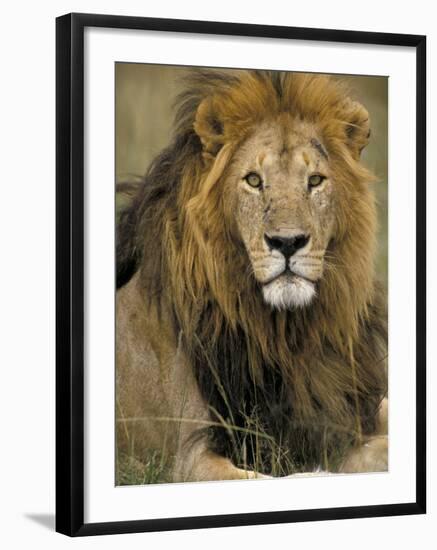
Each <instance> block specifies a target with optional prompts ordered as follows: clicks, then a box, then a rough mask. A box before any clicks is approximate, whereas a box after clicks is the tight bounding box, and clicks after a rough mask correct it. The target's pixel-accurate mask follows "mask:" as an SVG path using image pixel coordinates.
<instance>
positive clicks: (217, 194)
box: [117, 71, 387, 479]
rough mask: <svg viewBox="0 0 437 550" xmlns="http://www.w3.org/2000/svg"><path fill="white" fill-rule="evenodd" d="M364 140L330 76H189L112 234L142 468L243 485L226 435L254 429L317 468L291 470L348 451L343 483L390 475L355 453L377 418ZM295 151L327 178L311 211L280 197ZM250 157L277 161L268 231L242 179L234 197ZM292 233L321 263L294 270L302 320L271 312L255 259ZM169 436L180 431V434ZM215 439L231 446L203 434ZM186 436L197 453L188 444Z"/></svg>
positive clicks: (354, 111) (125, 400) (124, 360)
mask: <svg viewBox="0 0 437 550" xmlns="http://www.w3.org/2000/svg"><path fill="white" fill-rule="evenodd" d="M369 127H370V126H369V116H368V113H367V111H366V110H365V109H364V107H363V106H362V105H360V104H359V103H357V102H354V101H352V100H351V99H349V97H348V93H347V91H346V89H345V88H344V87H343V85H341V84H340V83H339V82H338V81H336V80H333V79H331V78H329V77H326V76H320V75H306V74H292V73H269V72H258V71H241V72H239V73H233V74H231V75H229V74H224V73H220V72H216V71H197V72H194V73H193V75H192V76H191V77H190V81H189V85H188V86H187V89H186V92H185V93H184V94H182V96H181V97H180V99H179V109H178V114H177V119H176V133H175V138H174V141H173V144H172V145H171V146H170V147H169V148H168V149H167V150H165V151H164V152H163V153H162V154H161V156H159V157H158V158H157V159H156V161H155V162H154V163H153V164H152V166H151V168H150V170H149V173H148V175H147V176H146V179H145V184H144V186H143V187H142V188H141V190H140V191H139V192H138V194H137V197H136V199H135V201H134V204H133V206H132V207H131V208H130V209H129V210H128V211H126V212H125V213H124V215H123V216H122V219H121V223H120V228H119V234H118V250H117V254H118V266H117V267H118V273H119V281H120V283H121V284H123V285H125V286H123V288H121V290H120V291H119V292H118V295H119V296H118V305H117V315H118V322H117V328H118V334H117V346H118V350H117V351H118V359H117V361H118V363H117V371H118V372H117V383H118V386H117V392H118V397H119V399H118V403H119V413H118V415H119V420H120V423H121V424H122V426H123V429H120V430H119V433H118V438H119V444H120V446H121V445H122V444H123V443H122V442H123V441H125V440H127V441H128V440H129V439H132V433H133V429H134V428H133V425H129V418H132V417H135V418H137V419H139V418H143V420H144V423H143V424H141V421H138V422H134V423H133V424H135V429H136V430H137V431H136V432H135V433H136V435H135V438H136V446H137V449H142V451H140V453H139V454H141V452H143V451H144V449H147V448H150V447H153V446H155V447H156V446H158V447H161V446H163V445H164V439H165V445H166V446H167V449H168V450H169V452H170V453H172V454H175V455H176V465H175V468H174V471H175V478H176V479H217V478H225V479H227V478H235V477H237V478H238V477H244V476H245V475H247V472H245V470H246V469H247V468H245V466H246V463H247V462H246V460H247V458H245V461H244V464H242V462H241V460H239V458H238V456H239V455H238V452H237V451H236V450H235V445H236V443H235V437H233V436H232V437H228V436H227V435H226V434H227V433H228V432H229V426H230V425H231V424H232V425H235V424H236V425H237V426H236V428H237V429H241V430H243V431H244V430H249V427H250V425H251V422H252V421H254V417H255V416H256V422H255V424H256V425H257V426H258V428H259V426H262V430H263V433H264V434H267V436H269V434H270V435H271V436H272V437H273V438H274V439H275V441H276V442H278V441H281V443H280V446H281V447H282V450H281V452H282V451H283V450H284V449H283V447H284V442H285V446H286V447H287V449H285V451H287V452H288V451H290V450H291V452H293V448H294V447H295V446H298V445H299V441H300V438H301V439H302V440H305V442H306V444H307V445H308V448H309V449H310V451H309V457H310V458H309V459H305V458H304V459H302V460H303V461H302V460H300V459H297V462H296V464H298V465H299V467H300V469H301V470H304V471H307V470H311V469H314V468H316V467H317V466H320V465H322V466H323V467H324V468H330V464H331V463H330V457H331V456H333V455H334V454H335V450H336V449H337V448H338V449H341V450H342V451H343V450H344V449H345V448H346V447H347V446H350V445H352V446H353V445H358V447H357V448H355V449H354V450H353V451H352V453H355V454H353V455H350V456H349V458H346V459H345V460H344V461H343V466H344V471H350V470H351V469H353V470H357V469H385V468H386V463H387V441H386V438H384V437H383V438H382V440H381V439H379V440H378V444H375V445H374V447H375V449H376V451H375V452H376V455H375V454H373V455H372V457H371V459H368V458H367V455H369V453H370V454H372V452H373V446H372V445H373V444H372V445H371V447H370V448H371V451H369V450H368V449H369V447H367V448H366V449H367V450H366V453H367V454H366V458H364V459H363V460H362V461H361V462H360V460H361V457H362V454H360V452H361V451H360V447H359V445H360V444H362V443H363V438H369V437H371V436H372V434H375V433H377V432H378V430H379V432H381V431H382V433H384V428H382V429H381V427H380V426H379V424H378V422H379V420H378V410H379V407H380V404H381V400H382V399H383V397H384V395H385V393H386V373H385V363H384V359H385V354H386V326H385V322H386V313H385V304H384V298H383V296H382V295H381V292H380V290H379V289H378V288H377V287H376V286H375V276H374V266H373V261H374V254H375V235H376V213H375V205H374V197H373V192H372V189H371V186H370V185H369V184H370V183H371V182H372V180H373V176H372V175H371V174H370V173H369V171H368V170H367V169H366V168H365V167H364V166H363V165H362V164H361V163H360V153H361V150H362V149H363V147H365V145H366V144H367V142H368V139H369V135H370V132H369ZM289 135H293V136H294V137H293V138H292V139H291V138H289ZM271 136H273V143H279V141H278V140H283V143H284V145H283V151H281V152H280V153H279V152H273V151H272V149H271V148H269V146H265V143H267V142H269V143H270V142H271V139H270V138H271ZM278 136H279V137H278ZM281 136H286V138H283V137H281ZM311 136H315V137H314V138H313V137H311ZM275 140H276V141H275ZM319 142H320V143H319ZM280 143H282V141H280ZM314 143H315V144H316V145H315V146H314ZM260 144H261V145H262V147H261V145H260ZM263 144H264V145H263ZM311 144H313V146H312V145H311ZM260 147H261V149H260ZM281 148H282V145H281ZM295 150H298V151H299V152H300V153H299V162H301V160H302V159H303V162H304V164H306V165H308V166H310V165H311V164H313V165H314V166H318V167H320V166H322V167H324V169H325V171H326V173H328V176H327V183H326V184H325V187H324V188H323V189H322V188H321V189H320V191H319V190H315V192H314V194H313V195H312V196H311V197H310V198H309V195H308V194H305V192H303V191H302V190H301V188H297V187H296V185H297V184H296V185H295V186H294V187H293V189H295V191H289V190H288V188H287V187H286V185H285V183H284V181H285V182H286V177H285V176H284V174H291V176H292V177H295V174H296V173H297V168H296V167H297V164H296V162H298V161H297V160H296V155H295V154H294V151H295ZM254 151H255V152H256V153H257V154H256V159H257V162H258V164H259V165H260V166H261V165H262V164H263V163H264V165H265V164H266V163H267V161H265V159H266V158H270V159H272V158H273V159H285V160H281V163H282V162H283V163H284V164H283V166H284V168H283V169H282V171H280V172H279V175H278V176H277V181H278V183H277V184H275V185H276V191H274V190H271V191H269V193H270V195H269V196H270V199H269V200H270V202H269V203H268V204H267V207H265V208H264V210H263V217H262V221H261V217H260V216H261V215H258V214H257V210H256V209H257V208H258V206H254V205H255V204H256V205H259V204H260V203H259V201H260V200H261V199H260V198H259V196H258V194H257V193H256V191H254V190H253V189H249V188H248V187H247V186H246V184H245V182H244V181H243V180H242V178H243V175H244V174H243V175H241V176H239V180H238V181H239V183H238V185H237V184H236V183H235V182H236V181H237V179H236V176H235V174H236V173H237V172H238V170H240V167H241V166H243V165H245V163H247V162H249V161H248V158H249V157H250V156H253V155H254ZM293 155H294V156H293ZM275 162H276V161H275ZM278 162H279V161H278ZM273 164H274V165H275V166H276V164H275V163H273ZM304 164H302V166H304ZM299 166H300V165H299ZM300 169H301V170H304V169H305V167H304V168H300ZM308 170H309V168H308ZM272 173H273V172H272ZM275 173H276V172H275ZM305 173H306V172H305ZM291 176H290V177H291ZM275 177H276V176H275ZM284 178H285V179H284ZM273 179H274V178H273V176H272V181H273ZM293 181H294V180H293ZM296 181H297V180H296ZM293 185H294V184H293ZM272 186H273V184H272ZM266 187H267V186H266ZM236 189H237V190H236ZM263 192H264V197H267V189H265V190H263ZM275 193H276V194H275ZM255 195H256V196H255ZM263 200H264V199H263ZM256 201H258V202H256ZM299 201H300V202H299ZM271 204H273V208H270V205H271ZM296 204H298V206H296ZM284 205H285V206H284ZM293 205H294V206H293ZM264 206H265V205H264ZM269 209H270V210H269ZM278 212H279V214H278ZM302 212H304V213H302ZM275 216H276V217H275ZM281 216H282V217H281ZM320 216H324V217H323V223H321V221H320V220H321V219H322V218H320ZM290 217H291V218H293V220H294V221H293V223H294V225H293V228H294V227H297V225H298V226H299V228H300V227H303V226H305V228H309V229H308V231H309V232H310V233H311V235H312V246H313V247H314V246H315V245H314V243H318V246H317V251H318V250H321V251H322V252H321V253H320V254H315V253H314V248H313V249H311V248H308V252H307V257H308V258H311V257H312V262H310V263H308V261H307V263H306V264H305V263H304V260H303V258H304V256H303V254H301V256H302V259H301V264H302V266H303V268H305V269H307V271H305V274H307V273H310V274H311V275H312V278H311V279H310V280H313V279H314V281H315V282H314V285H313V286H314V288H316V289H317V291H316V293H314V296H315V297H314V298H311V301H310V303H308V304H305V306H304V307H286V308H275V307H270V306H269V305H268V304H266V301H265V300H264V299H263V294H262V291H261V288H262V287H263V285H264V281H263V280H262V277H261V275H260V274H262V271H259V270H258V271H257V270H256V269H255V266H256V263H255V262H254V261H253V258H255V257H256V254H259V253H260V252H259V251H260V250H261V248H262V250H263V251H262V254H264V255H265V256H266V255H268V254H270V252H268V251H267V249H266V246H265V242H264V239H262V238H261V237H260V235H261V234H263V235H264V234H266V231H270V229H269V228H271V227H275V230H277V226H278V224H279V222H278V220H281V224H282V225H281V227H280V229H281V231H282V230H283V228H284V227H285V225H284V224H287V223H290V222H289V220H290ZM296 220H297V221H296ZM261 223H262V224H264V225H263V226H262V228H260V226H261ZM269 224H270V225H269ZM272 224H273V225H272ZM275 224H276V225H275ZM296 224H297V225H296ZM253 225H254V226H255V229H256V231H258V233H256V235H255V233H253V231H255V230H253V229H251V227H252V226H253ZM266 228H267V229H266ZM287 228H288V226H287ZM249 230H250V231H252V233H250V231H249ZM246 233H247V235H249V236H248V237H247V238H246V237H245V236H246ZM254 235H255V236H254ZM249 237H250V238H249ZM245 238H246V240H245ZM317 239H318V240H317ZM309 246H310V245H309ZM260 247H261V248H260ZM318 256H322V258H320V259H319V260H317V261H316V257H317V258H318ZM297 258H298V259H299V254H297ZM296 261H297V260H296ZM251 266H252V269H251ZM308 266H309V267H308ZM303 268H302V269H303ZM308 270H309V271H308ZM134 273H135V275H134V276H133V277H132V275H133V274H134ZM132 365H136V367H135V368H134V367H133V366H132ZM138 365H140V366H141V368H137V367H138ZM149 365H150V366H149ZM175 365H176V366H175ZM154 373H155V374H154ZM172 373H173V374H172ZM172 376H174V377H176V378H177V377H178V376H182V378H184V377H186V378H187V379H189V382H188V386H187V387H188V392H189V395H188V396H187V395H186V393H184V395H183V396H182V395H181V394H180V392H179V393H178V392H176V393H178V395H177V397H175V395H176V394H175V393H174V391H175V389H174V384H173V383H172V381H171V380H169V379H170V378H171V377H172ZM167 382H168V383H167ZM138 388H141V392H139V390H138ZM135 392H136V394H135ZM134 394H135V395H134ZM242 401H244V403H245V404H244V405H243V402H242ZM170 402H171V404H169V403H170ZM132 403H135V405H134V406H133V405H132ZM163 403H164V404H163ZM165 403H167V405H165ZM175 403H177V405H175ZM182 403H183V404H182ZM187 403H188V404H187ZM247 403H249V405H250V406H249V405H247ZM272 403H273V404H274V405H275V412H273V406H272ZM278 407H279V408H281V407H282V409H281V413H280V420H279V421H278V420H277V417H276V416H275V414H276V410H277V408H278ZM181 411H182V412H181ZM187 411H188V412H187ZM257 415H258V416H257ZM153 418H155V419H156V422H154V421H153ZM172 418H175V419H179V420H180V419H181V418H183V421H182V424H184V422H185V424H184V428H183V429H182V430H181V428H180V425H179V422H172ZM287 419H288V420H287ZM194 420H198V421H199V424H196V423H195V422H194ZM187 422H188V424H190V422H191V424H190V427H189V428H187ZM208 422H211V424H212V425H217V424H222V426H223V429H220V427H216V429H214V430H212V432H213V433H212V435H211V430H210V431H209V432H208V433H206V432H205V433H203V432H202V431H199V430H200V429H201V428H202V427H203V424H202V423H208ZM156 423H157V424H156ZM163 423H165V426H166V427H165V430H164V432H165V438H161V439H160V437H159V435H157V434H158V433H159V430H160V429H162V425H163ZM176 424H177V425H178V428H176V427H174V426H176ZM273 424H275V426H273ZM157 426H158V427H157ZM258 428H257V429H258ZM130 430H131V433H130ZM255 431H256V430H255ZM169 434H170V435H169ZM181 434H183V435H181ZM196 434H197V435H199V434H200V436H199V437H200V439H201V443H195V442H193V441H194V439H195V438H194V439H193V437H194V435H196ZM236 439H237V440H238V441H237V443H238V444H239V445H240V447H241V444H242V442H243V441H242V439H241V438H239V437H237V438H236ZM381 441H382V443H381ZM246 443H247V441H246V440H244V444H245V445H246ZM130 444H131V445H132V441H130ZM196 445H197V446H196ZM199 445H200V446H199ZM255 447H256V446H255ZM255 447H254V445H252V447H251V452H252V454H253V455H256V454H257V453H258V450H257V448H255ZM193 448H194V449H195V450H194V451H193V450H192V449H193ZM240 450H241V449H240ZM351 456H352V457H353V458H351ZM363 456H364V455H363ZM224 457H225V458H224ZM343 458H344V456H343ZM223 460H225V462H223ZM229 460H231V462H229ZM322 462H323V464H322ZM232 463H233V464H234V465H233V466H232ZM236 463H238V464H236ZM340 463H341V461H340ZM183 464H189V468H188V466H183ZM217 464H219V465H218V466H217ZM223 464H224V466H223ZM248 464H249V465H250V467H252V468H255V469H257V470H260V469H261V470H264V473H272V458H271V456H269V458H267V460H266V461H264V462H263V464H264V465H266V466H265V467H264V468H260V467H259V463H257V464H255V463H254V461H253V460H251V461H250V460H249V462H248ZM338 464H339V463H337V467H338ZM351 464H355V466H354V467H351ZM357 465H360V466H357ZM234 466H240V469H237V468H235V467H234ZM187 468H188V469H187ZM279 471H281V472H283V473H292V472H290V468H287V467H281V468H280V470H279ZM240 472H245V473H244V474H241V475H240Z"/></svg>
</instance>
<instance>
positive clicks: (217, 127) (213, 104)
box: [194, 97, 224, 157]
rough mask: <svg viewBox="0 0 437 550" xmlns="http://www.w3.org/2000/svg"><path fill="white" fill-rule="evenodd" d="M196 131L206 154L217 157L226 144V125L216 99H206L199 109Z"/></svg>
mask: <svg viewBox="0 0 437 550" xmlns="http://www.w3.org/2000/svg"><path fill="white" fill-rule="evenodd" d="M194 130H195V132H196V134H197V135H198V136H199V138H200V141H201V142H202V145H203V150H204V152H205V153H206V154H209V155H212V156H214V157H215V156H216V155H217V153H218V152H219V151H220V149H221V148H222V146H223V144H224V124H223V121H222V119H221V117H220V113H219V109H218V103H217V100H216V99H215V98H214V97H208V98H206V99H204V100H203V101H202V102H201V103H200V105H199V107H198V108H197V112H196V118H195V121H194Z"/></svg>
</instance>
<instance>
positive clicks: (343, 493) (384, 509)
mask: <svg viewBox="0 0 437 550" xmlns="http://www.w3.org/2000/svg"><path fill="white" fill-rule="evenodd" d="M425 47H426V41H425V37H424V36H413V35H395V34H383V33H367V32H352V31H340V30H322V29H303V28H292V27H273V26H259V25H246V24H234V23H215V22H202V21H181V20H170V19H149V18H140V17H118V16H108V15H91V14H69V15H65V16H62V17H59V18H58V19H57V22H56V56H57V59H56V69H57V90H56V101H57V103H56V114H57V117H56V118H57V130H56V131H57V168H56V170H57V171H56V177H57V323H56V330H57V372H56V376H57V381H56V393H57V406H56V422H57V428H56V438H57V457H56V460H57V472H56V482H57V488H56V499H57V503H56V510H57V512H56V514H57V517H56V528H57V530H58V531H59V532H61V533H64V534H67V535H70V536H83V535H97V534H111V533H128V532H140V531H159V530H174V529H194V528H206V527H222V526H223V527H224V526H236V525H252V524H266V523H283V522H295V521H313V520H325V519H341V518H359V517H370V516H389V515H406V514H421V513H425V510H426V494H425V486H426V483H425V473H426V468H425V466H426V449H425V432H426V429H425V428H426V427H425V226H426V223H425V175H426V174H425V166H426V164H425V161H426V158H425V139H426V133H425V89H426V83H425V67H426V57H425V55H426V54H425V51H426V50H425Z"/></svg>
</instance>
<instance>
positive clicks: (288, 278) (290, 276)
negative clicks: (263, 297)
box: [262, 267, 316, 286]
mask: <svg viewBox="0 0 437 550" xmlns="http://www.w3.org/2000/svg"><path fill="white" fill-rule="evenodd" d="M279 279H284V280H285V282H286V283H295V282H297V281H299V280H303V281H307V282H308V283H311V284H313V285H314V284H316V281H314V280H313V279H310V278H309V277H305V276H304V275H301V274H300V273H296V272H295V271H292V270H291V269H290V268H289V267H286V268H285V269H284V271H281V273H278V274H276V275H274V276H273V277H271V278H270V279H268V280H267V281H263V282H262V284H263V286H266V285H269V284H270V283H273V281H276V280H279Z"/></svg>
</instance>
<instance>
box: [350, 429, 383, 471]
mask: <svg viewBox="0 0 437 550" xmlns="http://www.w3.org/2000/svg"><path fill="white" fill-rule="evenodd" d="M386 471H388V437H387V436H375V437H372V438H370V439H369V440H368V441H367V442H366V443H364V444H363V445H361V447H358V448H354V449H352V450H351V451H350V452H349V454H348V456H347V457H346V459H345V460H344V462H343V464H342V465H341V467H340V472H342V473H345V474H350V473H358V472H386Z"/></svg>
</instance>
